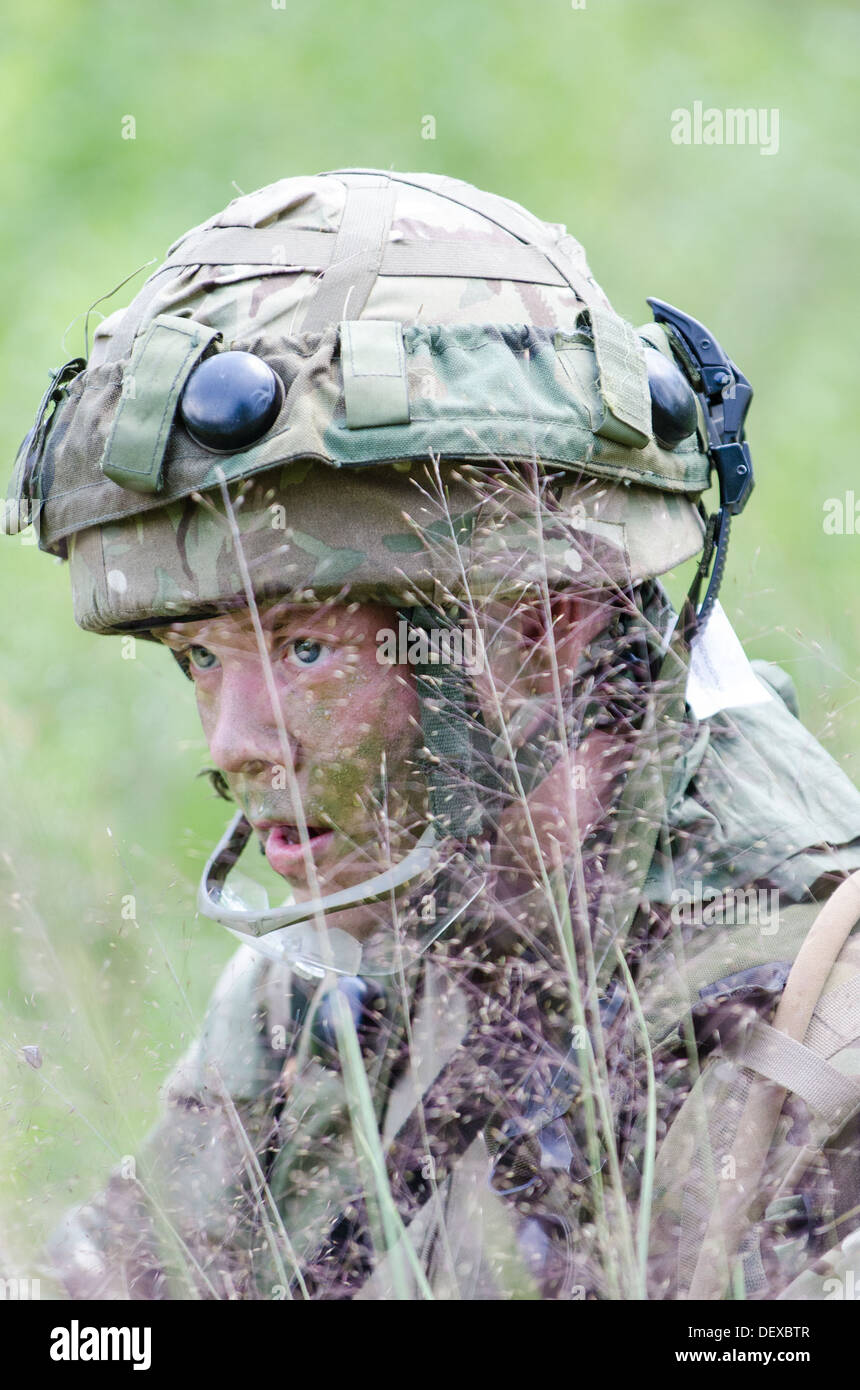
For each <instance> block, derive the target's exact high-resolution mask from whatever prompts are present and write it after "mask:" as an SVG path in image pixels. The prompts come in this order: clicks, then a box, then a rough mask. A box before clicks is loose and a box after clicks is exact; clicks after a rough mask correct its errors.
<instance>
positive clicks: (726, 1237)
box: [687, 870, 860, 1299]
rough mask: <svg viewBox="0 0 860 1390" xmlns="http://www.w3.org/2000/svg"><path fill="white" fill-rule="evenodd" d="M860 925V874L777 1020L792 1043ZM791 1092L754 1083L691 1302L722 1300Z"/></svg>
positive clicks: (813, 932) (818, 931)
mask: <svg viewBox="0 0 860 1390" xmlns="http://www.w3.org/2000/svg"><path fill="white" fill-rule="evenodd" d="M858 921H860V870H858V871H857V872H856V873H853V874H851V876H850V877H849V878H847V879H846V880H845V881H844V883H840V885H839V887H838V888H837V889H836V891H835V892H834V893H833V895H832V897H830V898H829V899H828V901H827V902H826V903H825V904H824V907H823V908H822V909H821V911H820V912H819V914H818V916H817V917H816V919H815V921H814V922H813V924H812V926H811V928H810V930H809V934H808V935H807V937H806V939H805V940H804V942H803V945H802V946H801V948H800V950H799V952H798V954H797V958H796V960H795V962H794V965H793V967H792V970H791V974H790V975H789V977H788V980H787V981H786V986H785V990H784V992H783V996H782V999H781V1000H780V1002H779V1007H778V1008H777V1011H776V1014H775V1015H774V1020H773V1028H774V1029H775V1030H776V1031H778V1032H782V1033H784V1034H785V1035H786V1036H787V1037H788V1038H789V1039H794V1040H795V1041H799V1040H800V1039H801V1038H804V1037H805V1036H806V1033H807V1030H808V1028H809V1024H810V1021H811V1019H812V1014H813V1010H814V1009H815V1006H816V1004H817V1002H818V999H819V997H820V995H821V991H822V989H823V988H824V985H825V984H826V982H827V977H828V975H829V974H830V971H831V970H832V969H833V966H834V964H835V962H836V959H837V957H838V956H839V953H840V951H841V950H842V947H843V946H844V945H845V942H846V941H847V939H848V937H849V935H850V934H851V931H852V929H853V928H854V927H855V926H856V925H857V922H858ZM785 1093H786V1092H785V1087H784V1086H782V1085H778V1084H775V1083H773V1082H764V1083H763V1082H759V1083H758V1084H756V1083H753V1087H752V1090H751V1092H750V1095H749V1099H748V1100H747V1103H746V1106H745V1107H744V1112H743V1115H742V1116H741V1119H740V1123H739V1125H738V1134H740V1135H743V1141H744V1146H743V1149H742V1150H741V1152H740V1154H739V1155H738V1165H737V1173H736V1176H735V1181H734V1182H733V1183H721V1184H718V1193H719V1199H718V1202H717V1205H716V1207H715V1209H714V1211H713V1212H712V1214H711V1220H710V1222H709V1223H708V1229H707V1232H706V1234H705V1238H704V1241H703V1243H702V1248H701V1251H700V1253H699V1260H698V1264H697V1265H696V1270H695V1273H694V1275H693V1278H692V1281H691V1283H690V1289H689V1292H688V1294H687V1297H688V1298H690V1299H714V1298H721V1297H722V1296H723V1293H724V1290H725V1288H726V1285H727V1283H728V1279H729V1272H730V1269H731V1265H732V1262H733V1260H734V1259H735V1258H736V1255H737V1252H738V1250H739V1249H740V1246H741V1242H742V1240H743V1237H744V1233H745V1230H746V1228H747V1224H748V1222H747V1211H748V1209H749V1207H750V1204H751V1202H752V1201H753V1200H754V1199H755V1197H756V1196H757V1194H758V1192H759V1188H760V1185H761V1175H762V1171H763V1169H764V1165H765V1161H766V1159H767V1155H768V1150H769V1149H770V1145H771V1140H772V1139H773V1134H774V1130H775V1129H776V1125H777V1121H778V1120H779V1116H780V1112H781V1110H782V1106H783V1102H784V1100H785Z"/></svg>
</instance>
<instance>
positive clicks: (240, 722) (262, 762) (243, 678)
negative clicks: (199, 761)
mask: <svg viewBox="0 0 860 1390" xmlns="http://www.w3.org/2000/svg"><path fill="white" fill-rule="evenodd" d="M209 752H210V754H211V756H212V761H213V762H214V763H215V766H216V767H219V768H221V770H222V771H223V772H226V773H233V774H240V773H244V774H246V775H247V776H249V777H256V776H259V775H260V774H261V773H263V772H267V771H269V770H272V769H277V768H280V767H286V766H289V762H290V761H292V765H293V767H294V769H295V770H296V771H298V769H299V767H300V765H301V759H302V750H301V745H300V743H299V742H298V740H297V739H296V738H294V737H293V735H292V732H291V729H290V723H289V720H288V717H287V714H286V712H285V711H284V710H283V708H282V707H279V706H275V707H273V704H272V695H271V692H270V689H269V686H268V684H267V682H266V680H265V678H264V675H263V673H262V671H261V669H260V667H259V664H257V663H252V662H248V663H246V662H226V663H225V664H224V667H223V670H222V675H221V682H220V687H219V690H218V693H217V695H216V697H215V710H214V721H213V723H212V724H211V726H210V732H209Z"/></svg>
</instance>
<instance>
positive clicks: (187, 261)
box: [154, 226, 567, 312]
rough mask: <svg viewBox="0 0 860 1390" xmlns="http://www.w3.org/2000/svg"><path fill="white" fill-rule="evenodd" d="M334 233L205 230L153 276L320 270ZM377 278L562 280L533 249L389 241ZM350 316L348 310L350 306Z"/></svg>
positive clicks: (332, 245)
mask: <svg viewBox="0 0 860 1390" xmlns="http://www.w3.org/2000/svg"><path fill="white" fill-rule="evenodd" d="M336 241H337V234H336V233H335V232H315V231H309V230H304V229H302V228H291V227H289V226H286V227H210V228H209V229H208V230H207V231H205V232H201V233H200V234H199V235H198V236H195V237H189V238H188V240H187V241H184V242H182V244H181V245H180V246H179V248H178V249H177V250H176V252H175V253H174V254H173V255H172V256H171V257H170V259H169V260H167V261H165V262H164V265H162V266H160V267H159V269H158V270H157V271H155V272H154V273H155V274H156V275H160V274H161V273H162V272H163V271H165V270H170V269H171V268H172V267H174V266H186V265H265V266H276V267H277V266H284V268H285V269H287V270H289V269H292V268H294V269H305V268H307V269H313V270H325V269H327V268H328V266H330V265H331V263H332V261H333V260H334V250H335V243H336ZM379 274H380V275H398V276H400V275H402V276H413V275H427V276H430V277H434V276H445V277H449V276H450V277H452V278H454V279H472V278H474V279H481V280H521V281H526V282H527V283H529V284H534V285H564V284H566V283H567V281H566V280H565V278H564V276H563V275H562V274H561V273H560V272H559V271H558V270H556V269H555V267H554V266H551V265H550V263H549V261H548V260H547V259H546V257H545V256H544V255H543V253H542V252H541V251H538V250H537V248H536V247H534V246H523V245H518V244H517V243H513V244H512V245H510V246H499V245H498V243H495V242H480V241H430V240H423V239H421V238H418V239H417V240H414V241H389V242H386V243H385V245H384V246H383V248H382V260H381V262H380V265H379ZM350 312H352V304H350Z"/></svg>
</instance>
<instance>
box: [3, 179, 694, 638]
mask: <svg viewBox="0 0 860 1390" xmlns="http://www.w3.org/2000/svg"><path fill="white" fill-rule="evenodd" d="M655 349H656V352H655ZM224 354H230V358H229V361H228V359H227V358H226V357H225V356H224ZM237 354H243V355H244V365H245V366H247V365H248V362H249V360H250V359H249V358H248V355H249V354H250V355H251V357H252V358H254V359H261V361H262V364H265V366H264V370H265V371H267V372H268V378H267V379H268V380H269V382H270V384H271V388H272V389H271V392H270V398H269V404H268V406H267V408H266V412H264V414H265V418H263V419H261V420H260V426H261V427H262V428H257V432H256V434H254V423H253V420H252V428H251V435H252V436H253V437H251V438H248V431H245V434H244V435H241V436H239V435H237V436H236V437H235V438H232V439H227V440H226V442H227V444H228V445H229V446H230V447H228V448H222V449H220V450H217V451H216V450H213V448H212V436H211V435H210V436H209V438H208V441H207V440H205V439H203V440H201V433H200V430H199V428H195V425H199V421H196V420H193V419H192V412H191V411H190V410H189V409H188V408H187V403H188V400H189V393H190V392H191V391H192V390H193V388H194V383H195V381H197V382H199V381H200V373H201V372H202V371H203V369H204V368H208V369H209V372H210V375H211V373H212V366H211V364H212V361H213V359H215V360H216V362H217V363H220V365H221V366H230V365H231V364H234V363H235V362H236V361H237V357H236V355H237ZM660 354H662V358H661V359H660V360H661V361H662V363H663V365H664V367H665V368H666V369H667V370H668V371H670V372H675V373H676V374H677V375H678V376H679V377H680V375H681V374H680V372H679V371H678V368H677V366H676V365H675V362H674V359H673V354H672V351H671V348H670V340H669V337H668V336H667V334H666V332H665V331H664V330H663V329H662V328H661V327H659V326H658V325H656V324H651V325H649V326H648V329H647V330H643V331H642V333H641V334H640V333H637V332H636V331H635V330H634V329H633V328H632V327H631V326H630V325H629V324H628V323H626V322H625V321H624V320H623V319H621V318H620V317H619V316H618V315H617V314H616V313H615V312H614V311H613V310H612V308H611V307H610V305H609V303H608V301H607V299H606V296H605V295H604V294H603V292H602V291H601V289H600V288H599V286H598V285H597V284H596V282H595V280H594V279H593V277H592V275H591V273H590V271H589V268H588V265H587V263H586V260H585V256H584V253H583V250H582V248H581V247H580V245H579V244H578V243H577V242H576V241H575V240H574V238H573V237H572V236H570V235H569V234H568V233H567V232H566V231H565V229H564V227H562V226H560V225H557V224H550V223H545V222H542V221H540V220H538V219H537V218H536V217H534V216H532V215H531V214H530V213H528V212H527V211H525V210H524V209H523V208H521V207H519V206H518V205H517V204H516V203H513V202H510V201H508V200H507V199H504V198H501V197H496V196H494V195H491V194H487V193H483V192H480V191H479V190H477V189H475V188H473V187H472V186H471V185H469V184H467V183H464V182H460V181H458V180H454V179H450V178H444V177H441V176H438V175H427V174H394V173H389V172H383V171H378V170H344V171H338V172H334V173H326V174H322V175H319V176H316V177H311V178H289V179H282V180H280V181H278V182H277V183H273V184H271V185H269V186H268V187H266V188H263V189H261V190H259V191H258V192H256V193H253V194H250V195H247V196H242V197H239V198H236V199H234V201H233V202H232V203H230V205H229V206H228V207H227V208H226V209H225V210H224V211H223V212H221V213H219V214H218V215H216V216H215V217H212V218H210V219H209V220H208V221H206V222H204V223H202V224H201V225H200V226H198V227H196V228H194V229H193V230H192V231H190V232H188V233H187V234H186V235H185V236H183V237H182V238H180V240H179V241H177V242H175V243H174V245H173V246H172V247H171V248H170V251H169V253H168V256H167V259H166V260H165V262H164V263H163V265H161V266H160V267H159V269H158V270H156V271H155V272H154V273H153V274H152V275H151V276H150V277H149V279H148V280H147V281H146V282H145V284H144V285H143V287H142V289H141V290H140V292H139V293H138V295H137V297H136V298H135V299H134V300H133V302H132V303H131V305H130V306H129V307H128V308H127V309H125V310H121V311H119V312H117V313H114V314H112V315H111V316H110V317H109V318H108V319H106V320H105V321H104V322H103V323H102V324H101V325H100V327H99V328H98V329H97V330H96V333H95V335H94V343H93V351H92V354H91V356H90V359H89V361H88V362H86V363H85V362H84V361H83V360H82V359H77V360H76V361H75V362H72V363H69V364H67V365H66V367H65V368H63V369H61V371H60V373H58V374H57V375H56V377H55V379H54V382H53V383H52V387H51V389H50V390H49V392H48V393H47V395H46V401H45V402H43V409H42V411H41V412H40V416H39V418H38V420H37V425H36V428H35V429H34V431H31V435H30V436H28V440H27V441H26V442H25V446H23V447H22V450H21V451H20V453H19V458H18V461H17V463H16V468H15V474H14V477H13V481H12V487H11V491H10V494H9V496H10V501H9V503H8V504H7V526H6V529H7V530H8V529H14V528H15V525H16V524H19V523H20V521H21V520H25V521H26V520H27V519H28V518H29V516H30V515H31V514H33V515H35V517H36V521H37V528H38V532H39V541H40V545H41V546H42V548H43V549H46V550H48V551H50V552H51V553H53V554H55V555H58V556H61V557H64V558H67V559H68V561H69V565H70V573H71V582H72V591H73V597H74V609H75V617H76V620H77V622H78V623H79V624H80V625H81V626H82V627H84V628H86V629H89V630H91V631H94V632H105V633H110V632H122V631H135V630H145V629H147V628H151V627H153V626H155V625H157V624H163V623H167V622H171V621H176V620H182V619H186V618H193V617H198V616H204V615H207V614H210V613H212V612H215V611H219V610H221V609H223V608H224V607H227V606H231V605H238V604H244V603H245V602H246V596H245V595H246V591H247V579H248V575H250V576H251V579H252V582H253V585H254V589H255V592H256V594H257V596H258V597H259V596H267V595H272V596H275V595H277V596H281V597H289V596H291V595H294V596H296V597H299V596H301V597H310V596H313V597H324V596H326V595H331V594H336V593H338V592H342V591H344V590H345V589H346V588H348V590H349V593H350V595H351V596H353V597H361V596H389V595H390V596H392V597H393V598H395V599H397V600H402V599H405V600H406V601H407V602H409V601H415V602H425V603H427V602H429V603H434V602H438V601H440V596H441V595H443V594H444V595H445V597H446V598H450V597H451V596H452V595H453V596H454V597H455V598H456V597H457V595H458V594H459V593H460V592H461V591H462V586H463V579H464V575H468V577H469V584H470V586H471V588H472V589H473V590H483V591H487V590H490V591H492V592H493V593H496V594H498V593H501V592H507V591H509V590H510V591H516V590H518V589H521V588H522V587H523V585H525V584H528V583H529V582H531V581H532V580H533V579H534V577H535V575H536V574H539V573H542V574H546V575H548V577H549V579H550V581H551V582H553V583H555V584H564V583H569V582H571V581H572V580H573V579H575V578H576V577H577V576H581V575H582V571H583V566H584V563H585V562H586V560H587V561H588V562H590V563H592V564H596V565H597V566H598V569H599V572H600V573H601V574H603V575H605V576H607V577H608V578H609V579H611V580H616V581H617V580H619V579H620V578H621V577H622V576H623V577H625V578H631V579H632V580H633V581H634V582H636V581H638V580H641V579H644V578H646V577H650V576H655V575H658V574H661V573H663V572H665V571H667V570H669V569H671V568H672V567H674V566H675V565H677V564H679V563H680V562H682V561H683V560H685V559H687V558H689V557H690V556H692V555H694V554H696V553H697V552H698V551H699V550H700V549H701V548H702V537H703V530H704V527H703V522H702V520H701V517H700V514H699V511H698V510H697V506H696V503H697V499H698V497H699V494H700V493H702V491H703V490H704V489H705V488H707V486H708V483H709V461H708V455H707V441H706V438H705V432H704V423H703V420H702V413H701V410H700V409H699V411H698V417H697V415H696V407H695V405H693V413H692V416H689V415H688V416H687V417H686V423H685V425H684V426H683V427H682V431H681V433H682V435H683V437H680V438H675V439H672V440H671V441H667V440H665V439H664V441H663V443H662V444H661V443H659V442H658V441H657V439H656V438H655V437H654V428H653V423H652V399H651V393H650V392H649V369H648V360H649V358H650V359H652V361H653V360H655V359H657V358H658V356H659V355H660ZM242 366H243V362H242V361H241V360H240V361H239V367H242ZM240 375H241V373H240ZM652 376H653V373H652ZM252 394H253V392H252ZM688 394H689V397H690V401H691V402H694V397H693V396H692V392H688ZM252 413H253V412H252ZM682 414H683V412H682ZM697 425H698V429H697ZM219 442H222V443H223V442H224V441H223V440H220V441H219ZM669 443H671V444H672V446H673V447H668V444H669ZM535 461H539V462H540V466H541V469H542V470H546V469H548V470H549V471H550V472H551V474H552V476H553V478H554V480H555V481H554V484H553V492H552V498H553V524H554V529H553V530H552V531H551V532H550V533H549V534H547V535H542V536H541V537H540V538H539V539H538V538H537V537H536V535H535V521H534V505H533V501H531V499H530V497H529V495H528V491H529V490H528V488H521V487H518V484H517V478H518V477H519V474H518V472H517V466H518V465H520V464H534V463H535ZM488 479H492V480H493V481H492V482H488ZM240 548H241V552H242V556H241V558H242V559H243V560H244V561H245V562H246V563H247V569H246V570H244V579H243V565H241V564H240V554H239V549H240Z"/></svg>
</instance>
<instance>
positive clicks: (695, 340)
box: [648, 299, 754, 630]
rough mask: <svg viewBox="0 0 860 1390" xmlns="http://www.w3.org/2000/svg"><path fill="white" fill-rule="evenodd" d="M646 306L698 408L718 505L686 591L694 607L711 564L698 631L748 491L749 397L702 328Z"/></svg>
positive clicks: (657, 305) (658, 304)
mask: <svg viewBox="0 0 860 1390" xmlns="http://www.w3.org/2000/svg"><path fill="white" fill-rule="evenodd" d="M648 304H649V305H650V307H651V310H652V312H653V314H654V319H655V321H656V322H657V323H659V324H662V326H663V327H664V329H665V330H666V332H667V335H668V337H669V340H670V344H671V347H672V350H673V352H674V353H675V356H676V357H677V358H678V361H679V362H680V364H681V366H682V367H683V369H684V372H685V374H686V376H687V379H688V380H689V382H690V385H691V386H692V388H693V391H694V392H695V394H696V396H697V398H698V400H699V403H700V405H701V407H702V412H703V414H704V418H705V422H706V426H707V431H708V457H709V459H710V461H711V466H712V468H713V469H714V470H715V472H716V475H717V481H718V484H719V489H720V505H719V508H718V510H717V511H716V512H715V513H714V515H713V516H711V517H710V518H709V519H708V529H707V532H706V537H705V549H704V553H703V555H702V559H701V561H700V563H699V569H698V572H697V574H696V578H695V581H694V583H693V587H692V589H691V590H690V599H691V601H692V603H693V604H694V605H695V604H696V603H698V596H699V590H700V588H701V585H702V582H703V580H704V578H705V575H706V574H707V572H708V569H709V567H710V565H711V560H712V559H713V569H712V570H711V578H710V581H709V583H708V587H707V591H706V593H705V597H704V599H703V601H702V605H701V607H700V608H699V609H698V611H697V615H696V616H697V619H698V627H699V630H701V629H702V628H703V627H704V625H705V623H706V622H707V620H708V618H709V616H710V614H711V611H712V609H713V606H714V604H715V603H716V600H717V594H718V593H719V589H720V584H721V583H722V578H723V572H724V570H725V567H726V555H727V553H728V547H729V531H730V528H731V518H732V517H733V516H737V515H738V514H739V513H740V512H742V511H743V509H744V507H745V506H746V504H747V499H748V498H749V495H750V493H751V492H752V490H753V486H754V479H753V467H752V459H751V457H750V450H749V445H748V444H747V442H746V439H745V436H744V421H745V419H746V414H747V411H748V410H749V406H750V401H751V400H752V394H753V393H752V387H751V386H750V384H749V382H748V381H747V379H746V377H745V376H744V374H743V372H741V371H740V370H739V368H738V367H736V366H735V364H734V362H732V360H731V358H730V357H729V356H728V355H727V354H726V353H725V352H724V351H723V349H722V348H721V347H720V345H719V343H718V342H717V340H716V338H715V337H714V335H713V333H711V332H710V331H709V330H708V329H707V328H705V326H704V325H703V324H701V323H699V322H698V321H697V320H696V319H694V318H691V317H690V315H689V314H684V313H682V312H681V310H680V309H675V308H673V307H672V305H671V304H666V303H664V302H663V300H662V299H649V300H648Z"/></svg>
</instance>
